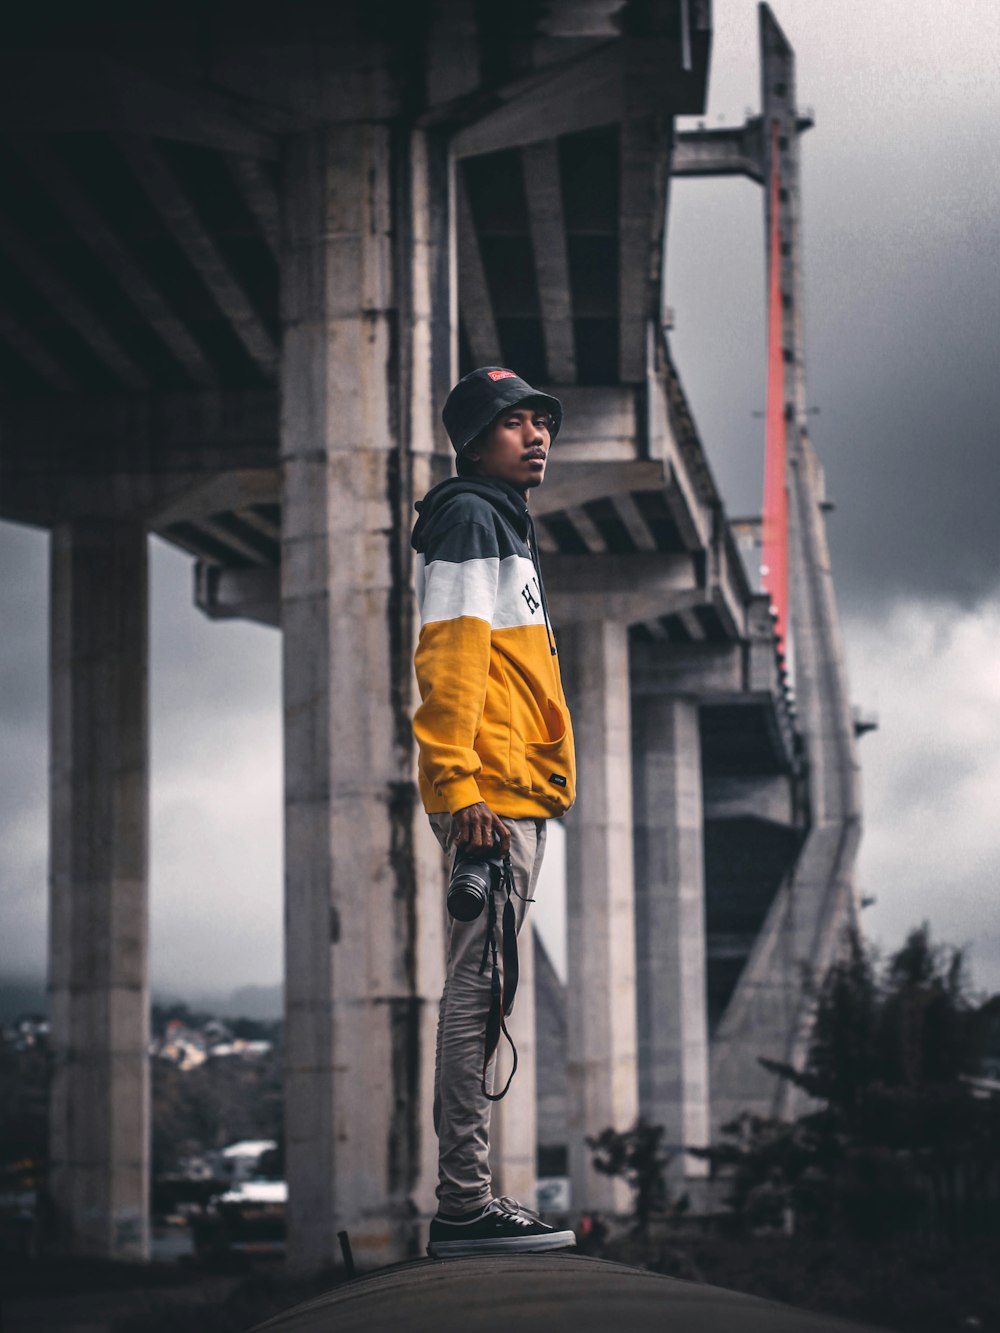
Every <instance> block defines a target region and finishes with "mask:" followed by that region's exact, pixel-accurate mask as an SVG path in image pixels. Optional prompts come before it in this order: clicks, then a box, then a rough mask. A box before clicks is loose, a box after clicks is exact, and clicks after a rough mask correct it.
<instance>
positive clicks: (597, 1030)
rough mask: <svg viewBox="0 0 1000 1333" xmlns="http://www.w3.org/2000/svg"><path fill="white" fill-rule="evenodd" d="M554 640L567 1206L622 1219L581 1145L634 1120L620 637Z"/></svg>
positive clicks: (627, 737) (617, 631)
mask: <svg viewBox="0 0 1000 1333" xmlns="http://www.w3.org/2000/svg"><path fill="white" fill-rule="evenodd" d="M558 642H559V656H560V662H561V664H562V671H563V676H564V682H565V684H566V688H567V694H568V696H569V705H570V711H571V713H572V717H573V730H574V733H575V737H576V756H577V798H576V805H575V806H574V808H573V810H572V811H571V812H570V814H569V815H568V816H567V818H566V916H567V950H568V952H567V1078H568V1092H569V1111H568V1122H569V1145H568V1146H569V1171H570V1185H571V1190H572V1204H573V1207H574V1208H599V1209H604V1210H608V1211H614V1212H624V1211H626V1210H627V1209H628V1207H629V1199H630V1195H629V1190H628V1188H627V1187H626V1186H625V1185H624V1184H623V1183H622V1182H620V1181H613V1180H611V1179H610V1178H609V1177H607V1176H603V1175H601V1174H600V1173H599V1172H597V1171H595V1170H594V1168H593V1166H592V1165H591V1157H592V1154H591V1151H590V1149H589V1148H587V1146H586V1144H585V1142H584V1140H585V1138H586V1137H587V1136H588V1135H596V1134H599V1133H600V1132H601V1130H602V1129H606V1128H607V1127H608V1126H613V1127H614V1128H615V1129H618V1130H626V1129H630V1128H631V1127H632V1126H633V1125H634V1123H635V1120H636V1116H637V1111H638V1097H637V1088H636V1009H635V925H634V915H633V884H632V758H631V727H630V721H629V718H630V703H629V670H628V629H627V627H626V626H625V625H622V624H617V623H613V622H610V621H594V622H592V623H586V624H584V623H578V624H572V625H567V626H564V627H562V628H561V629H560V633H559V639H558Z"/></svg>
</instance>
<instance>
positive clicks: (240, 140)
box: [0, 46, 287, 158]
mask: <svg viewBox="0 0 1000 1333" xmlns="http://www.w3.org/2000/svg"><path fill="white" fill-rule="evenodd" d="M213 73H216V71H214V70H213ZM274 114H275V113H274V112H273V111H272V110H271V109H270V108H268V109H267V110H265V108H264V104H263V102H262V101H261V100H260V99H259V98H258V99H257V100H255V102H254V103H253V105H252V106H249V105H248V104H247V103H246V102H245V101H242V102H236V101H234V100H233V99H231V98H228V97H226V96H225V95H221V94H219V93H218V92H217V91H216V90H214V89H211V88H208V87H205V86H202V87H199V86H198V85H197V84H196V83H194V82H192V81H191V80H190V79H184V80H183V82H181V83H176V84H174V83H171V82H170V81H169V80H167V79H163V78H160V77H157V76H156V75H153V74H150V73H148V72H147V71H145V70H140V69H138V68H136V67H135V66H130V65H129V64H127V63H126V62H124V61H121V60H115V59H113V58H112V57H111V56H108V55H104V54H102V53H100V52H96V51H92V50H91V51H87V50H82V51H80V50H53V49H46V50H45V51H44V53H43V54H42V58H41V59H37V58H36V59H31V58H30V55H27V53H26V52H25V51H24V50H18V49H16V48H15V47H13V46H8V48H7V49H6V51H5V52H4V54H3V57H2V59H0V115H2V118H3V123H4V124H5V125H16V126H17V127H18V129H19V130H20V131H23V132H24V133H26V134H53V133H71V134H78V133H80V132H81V131H85V130H101V131H108V132H109V133H112V134H114V133H118V132H119V131H120V130H121V129H122V126H127V127H128V128H129V130H130V132H131V133H133V134H144V135H148V136H150V137H151V138H157V139H173V140H177V141H180V142H183V143H193V144H198V145H199V146H200V147H202V148H213V149H217V150H219V151H222V152H233V153H246V154H249V155H251V156H253V157H265V158H277V156H278V149H277V139H276V137H275V135H274V134H272V133H271V132H270V128H269V127H264V128H261V127H260V126H259V125H255V124H254V123H253V122H254V119H255V117H259V118H260V119H261V120H265V119H266V118H268V117H271V118H272V119H273V118H274ZM286 123H287V122H286ZM284 127H285V125H284V124H282V125H279V126H277V128H284Z"/></svg>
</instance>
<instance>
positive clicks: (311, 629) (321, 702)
mask: <svg viewBox="0 0 1000 1333" xmlns="http://www.w3.org/2000/svg"><path fill="white" fill-rule="evenodd" d="M429 173H430V165H429V160H428V156H427V152H426V144H425V142H424V141H423V140H422V139H420V138H415V139H403V140H402V141H401V142H399V141H396V140H393V139H391V138H390V131H389V130H388V129H387V128H386V127H384V126H379V125H372V124H354V125H342V126H338V127H336V128H330V129H327V130H320V131H316V132H315V133H312V134H310V135H307V136H303V137H302V138H299V139H296V140H294V141H293V142H292V143H291V144H290V146H289V151H288V156H287V160H286V163H285V187H284V188H285V195H284V253H283V261H282V320H283V347H282V368H281V392H282V413H281V459H282V524H283V532H282V589H281V594H282V628H283V632H284V647H283V682H284V683H283V689H284V714H285V816H286V825H285V858H286V865H285V878H286V908H285V933H286V974H285V978H286V979H285V987H286V1056H285V1107H286V1112H285V1124H286V1142H287V1168H288V1183H289V1216H288V1244H289V1261H290V1264H291V1265H292V1266H293V1267H294V1268H297V1269H300V1270H308V1269H317V1268H320V1267H322V1266H323V1265H326V1264H329V1263H331V1262H333V1261H334V1259H335V1258H336V1257H337V1254H338V1246H337V1240H336V1235H337V1232H338V1230H341V1229H347V1230H349V1232H350V1235H351V1241H352V1245H353V1249H354V1254H355V1257H356V1258H357V1259H358V1260H359V1262H361V1263H365V1264H372V1263H385V1262H389V1261H391V1260H395V1259H399V1258H403V1257H405V1256H407V1255H413V1254H416V1253H417V1252H418V1248H419V1247H420V1246H421V1245H422V1244H423V1243H424V1240H425V1238H424V1237H423V1236H422V1234H421V1232H422V1226H421V1224H420V1221H419V1214H420V1213H426V1212H428V1211H430V1210H431V1208H432V1206H433V1187H434V1181H435V1175H436V1173H435V1166H436V1141H435V1140H434V1137H433V1130H432V1126H431V1101H432V1090H433V1062H434V1030H435V1025H436V1017H437V1013H436V1007H437V1001H438V998H439V996H440V990H441V985H442V978H443V934H442V931H443V919H444V912H443V907H442V903H443V895H444V884H443V858H442V857H441V854H440V851H439V849H438V847H437V844H436V842H435V841H434V839H433V836H432V834H431V832H430V829H429V827H428V826H427V821H426V817H425V816H424V814H423V811H422V808H421V806H420V801H419V798H418V796H417V792H416V784H415V781H414V778H415V754H414V747H413V741H412V734H411V727H410V718H411V714H412V708H413V690H414V683H413V672H412V653H413V642H414V639H413V636H414V612H415V606H414V603H413V598H412V592H411V575H412V569H411V561H410V557H411V551H410V545H409V534H410V529H411V527H412V523H413V519H414V514H413V499H414V495H419V494H422V493H423V491H424V489H426V487H427V485H428V484H429V482H430V479H431V472H432V464H433V451H434V440H435V436H434V430H433V424H432V420H431V407H432V406H433V404H434V403H435V402H436V401H437V398H438V396H439V386H438V385H437V383H436V382H433V381H434V377H435V376H437V377H438V378H440V376H441V373H442V372H441V367H440V364H439V362H438V361H435V358H434V355H433V344H434V328H433V323H434V320H435V318H437V319H441V318H443V319H445V321H447V310H446V309H445V311H444V312H442V309H441V303H440V302H439V301H437V300H436V298H435V291H436V288H435V282H434V273H435V272H440V271H442V269H444V271H446V269H447V265H441V264H437V263H435V261H434V252H435V246H436V245H437V241H435V236H439V235H440V233H441V230H442V226H441V219H440V217H438V227H437V231H435V230H434V227H433V226H432V223H433V220H434V216H436V215H434V214H433V210H434V209H435V208H437V207H438V204H437V202H436V201H437V200H438V199H439V194H438V192H437V191H435V190H433V189H431V188H430V186H429ZM443 207H444V209H445V213H446V210H447V191H445V193H444V204H443ZM443 230H444V233H445V235H446V234H447V219H446V217H445V219H444V226H443ZM432 233H433V234H432ZM401 312H402V315H401ZM404 334H405V336H404ZM445 359H446V360H447V356H446V357H445ZM449 370H450V366H445V367H444V370H443V374H444V376H445V377H446V376H447V374H448V371H449Z"/></svg>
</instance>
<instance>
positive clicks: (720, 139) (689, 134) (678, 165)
mask: <svg viewBox="0 0 1000 1333" xmlns="http://www.w3.org/2000/svg"><path fill="white" fill-rule="evenodd" d="M762 152H763V150H762V140H761V118H760V117H759V116H754V117H753V119H751V120H748V121H747V122H746V124H745V125H740V126H738V127H734V128H726V129H714V130H707V129H698V130H681V131H680V132H679V133H678V134H676V135H675V136H674V148H673V154H672V156H671V160H670V174H671V175H672V176H749V177H750V179H751V180H754V181H757V182H758V184H763V181H764V163H763V157H762Z"/></svg>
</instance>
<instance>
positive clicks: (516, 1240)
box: [427, 1231, 576, 1259]
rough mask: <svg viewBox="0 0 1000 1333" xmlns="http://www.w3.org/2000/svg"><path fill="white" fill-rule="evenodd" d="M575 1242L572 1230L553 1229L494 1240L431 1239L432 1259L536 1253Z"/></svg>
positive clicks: (428, 1249)
mask: <svg viewBox="0 0 1000 1333" xmlns="http://www.w3.org/2000/svg"><path fill="white" fill-rule="evenodd" d="M575 1244H576V1236H575V1235H574V1233H573V1232H572V1231H553V1232H552V1233H551V1235H548V1236H510V1237H498V1238H497V1239H495V1240H438V1241H431V1243H430V1244H429V1245H428V1246H427V1253H428V1254H429V1255H430V1257H431V1258H432V1259H452V1258H455V1257H457V1256H459V1255H463V1254H537V1253H538V1252H539V1251H541V1250H566V1249H569V1248H570V1247H571V1246H573V1245H575Z"/></svg>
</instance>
